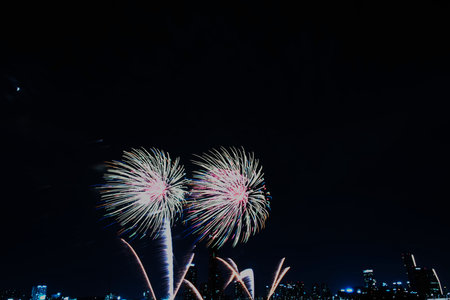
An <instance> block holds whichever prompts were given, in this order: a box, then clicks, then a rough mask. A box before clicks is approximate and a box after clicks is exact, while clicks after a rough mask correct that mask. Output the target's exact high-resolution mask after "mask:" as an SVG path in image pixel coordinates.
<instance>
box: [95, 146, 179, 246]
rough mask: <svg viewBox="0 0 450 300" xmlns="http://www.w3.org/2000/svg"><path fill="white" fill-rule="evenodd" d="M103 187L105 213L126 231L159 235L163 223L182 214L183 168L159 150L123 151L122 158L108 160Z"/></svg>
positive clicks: (101, 188)
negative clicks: (121, 159) (120, 159)
mask: <svg viewBox="0 0 450 300" xmlns="http://www.w3.org/2000/svg"><path fill="white" fill-rule="evenodd" d="M104 177H105V181H106V183H105V184H104V185H102V186H101V187H100V192H101V194H102V205H101V206H103V207H105V208H106V210H107V213H106V216H108V217H114V218H115V219H116V220H117V221H118V222H119V224H120V225H121V226H122V230H121V231H120V233H121V234H122V233H124V232H127V233H129V236H130V237H132V236H134V235H136V234H141V235H142V236H145V235H146V234H149V235H150V236H153V237H157V236H158V234H159V233H160V232H161V231H162V230H161V229H162V228H163V225H164V223H166V222H169V223H170V224H172V223H173V221H174V219H175V217H176V216H177V215H178V214H181V212H182V209H183V203H184V196H185V194H186V184H187V180H186V179H185V172H184V167H183V166H182V165H180V164H179V159H178V158H177V159H175V160H172V159H171V158H170V156H169V154H168V153H166V152H163V151H161V150H158V149H154V148H153V149H150V152H148V151H146V150H145V149H132V150H131V151H130V152H126V151H124V154H123V161H113V162H110V163H108V169H107V171H106V173H105V176H104Z"/></svg>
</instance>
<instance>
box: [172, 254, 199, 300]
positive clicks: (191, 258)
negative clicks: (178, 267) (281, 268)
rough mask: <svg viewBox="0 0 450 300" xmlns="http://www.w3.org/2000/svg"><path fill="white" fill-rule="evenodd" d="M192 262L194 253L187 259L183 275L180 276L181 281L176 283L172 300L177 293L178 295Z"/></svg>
mask: <svg viewBox="0 0 450 300" xmlns="http://www.w3.org/2000/svg"><path fill="white" fill-rule="evenodd" d="M193 260H194V253H192V254H191V257H190V258H189V260H188V263H187V264H186V266H185V268H184V271H183V274H182V275H181V279H180V280H179V281H178V283H177V285H176V288H175V291H174V292H173V297H172V300H173V299H175V297H176V296H177V293H178V290H179V289H180V286H181V283H182V282H183V280H184V278H185V277H186V274H187V272H188V270H189V267H190V266H191V264H192V261H193Z"/></svg>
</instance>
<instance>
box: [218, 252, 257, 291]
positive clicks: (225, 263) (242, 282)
mask: <svg viewBox="0 0 450 300" xmlns="http://www.w3.org/2000/svg"><path fill="white" fill-rule="evenodd" d="M216 258H217V259H218V260H219V261H221V262H222V263H223V264H224V265H225V266H226V267H227V268H228V269H229V270H230V271H231V272H232V273H233V276H234V277H235V278H236V280H237V281H238V282H239V283H240V284H241V286H242V287H243V288H244V290H245V292H246V293H247V295H248V296H249V298H250V299H251V300H253V297H252V294H250V292H249V291H248V289H247V286H246V285H245V283H244V281H243V280H242V278H241V274H239V273H238V272H237V271H236V270H234V268H233V267H232V266H231V265H230V264H229V263H228V262H227V261H225V260H223V259H222V258H220V257H216Z"/></svg>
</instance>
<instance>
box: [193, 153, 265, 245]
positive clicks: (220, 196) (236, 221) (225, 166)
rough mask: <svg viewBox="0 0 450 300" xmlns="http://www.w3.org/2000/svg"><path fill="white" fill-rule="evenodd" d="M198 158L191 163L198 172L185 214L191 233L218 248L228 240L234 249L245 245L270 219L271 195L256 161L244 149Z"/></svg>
mask: <svg viewBox="0 0 450 300" xmlns="http://www.w3.org/2000/svg"><path fill="white" fill-rule="evenodd" d="M197 157H198V158H199V161H193V163H194V164H196V165H198V166H199V167H200V168H201V169H200V170H199V171H195V172H194V179H195V180H194V181H193V184H192V199H190V200H189V201H188V211H187V215H188V216H187V220H188V221H189V222H191V224H192V227H191V228H192V232H193V233H195V234H198V235H199V236H200V240H203V239H207V240H208V242H207V245H208V246H212V247H217V248H220V247H222V246H223V245H224V244H225V243H226V242H227V241H228V240H232V241H233V247H234V246H236V245H237V243H238V242H243V243H245V242H247V241H248V239H249V238H250V236H252V235H255V234H256V233H257V232H258V231H259V230H261V229H263V228H264V225H265V221H266V219H267V218H268V216H269V212H268V208H269V201H268V198H269V197H270V196H268V195H269V193H268V192H267V193H266V191H265V189H266V188H265V184H264V178H263V176H264V174H263V172H262V167H261V166H260V164H259V161H258V160H257V159H255V157H254V154H253V153H246V152H245V151H244V149H236V148H230V149H229V150H227V149H226V148H223V147H222V148H221V149H220V150H216V149H213V150H211V151H210V152H209V153H207V154H203V155H202V156H197Z"/></svg>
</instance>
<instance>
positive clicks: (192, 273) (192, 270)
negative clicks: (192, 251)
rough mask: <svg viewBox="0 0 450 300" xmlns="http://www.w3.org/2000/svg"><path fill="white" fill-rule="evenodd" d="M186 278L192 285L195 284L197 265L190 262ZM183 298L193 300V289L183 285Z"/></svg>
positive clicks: (194, 297)
mask: <svg viewBox="0 0 450 300" xmlns="http://www.w3.org/2000/svg"><path fill="white" fill-rule="evenodd" d="M185 278H186V279H187V280H189V281H190V282H191V283H192V284H193V285H194V286H197V267H196V266H195V264H190V265H189V269H188V271H187V273H186V277H185ZM183 298H184V300H194V299H197V297H196V296H195V293H194V291H193V290H191V289H190V288H189V287H187V286H185V288H184V293H183Z"/></svg>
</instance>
